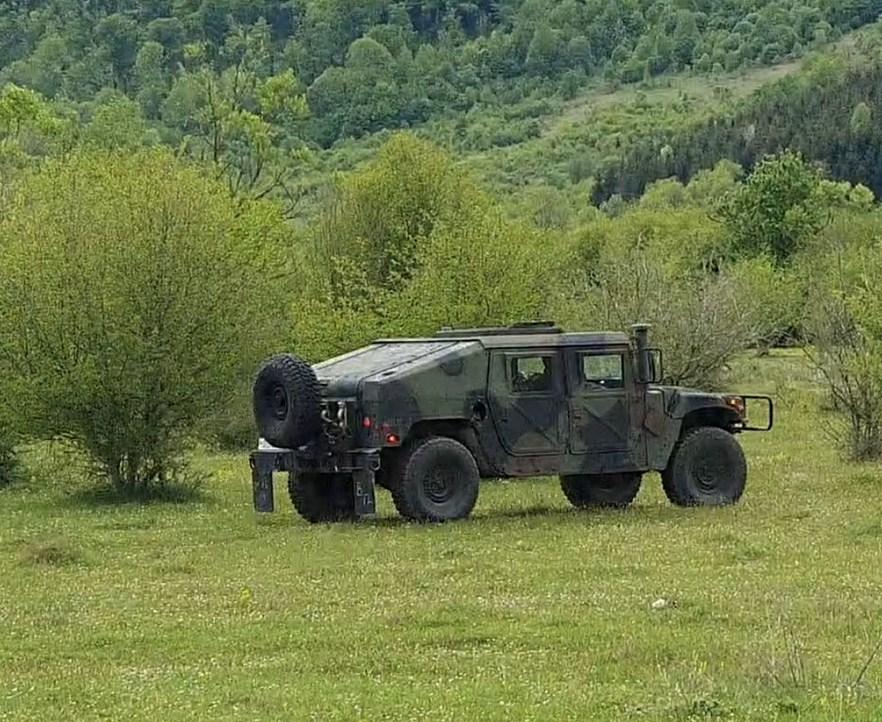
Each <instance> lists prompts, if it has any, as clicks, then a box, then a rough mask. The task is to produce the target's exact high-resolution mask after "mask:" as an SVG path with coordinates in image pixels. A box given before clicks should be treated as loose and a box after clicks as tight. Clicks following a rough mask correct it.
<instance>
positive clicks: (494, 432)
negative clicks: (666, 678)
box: [315, 327, 738, 477]
mask: <svg viewBox="0 0 882 722" xmlns="http://www.w3.org/2000/svg"><path fill="white" fill-rule="evenodd" d="M584 354H589V355H590V354H621V356H622V360H623V364H622V366H623V379H622V384H621V388H598V387H597V386H596V385H595V386H591V385H589V384H586V383H584V381H583V379H582V378H581V377H580V373H581V372H580V365H581V361H580V356H581V355H584ZM537 355H543V356H546V357H548V359H549V360H550V369H551V385H550V387H549V388H548V389H546V390H542V391H535V390H534V391H526V392H525V391H516V390H515V389H514V388H513V387H512V378H511V371H510V361H511V360H512V359H514V358H518V357H524V356H537ZM639 359H640V354H639V353H638V351H637V349H636V347H635V343H634V342H633V341H632V340H631V339H629V338H628V336H626V335H625V334H622V333H561V332H559V331H557V330H551V329H548V328H544V327H538V328H533V329H511V328H508V329H476V330H472V331H469V330H466V331H444V332H442V333H440V334H439V335H438V336H436V337H433V338H421V339H386V340H380V341H377V342H376V343H374V344H371V345H370V346H367V347H365V348H363V349H359V350H357V351H354V352H352V353H350V354H346V355H344V356H341V357H338V358H335V359H331V360H329V361H326V362H324V363H321V364H318V365H316V366H315V371H316V374H317V375H318V377H319V380H320V382H321V384H322V386H323V394H324V397H325V398H326V399H329V400H330V399H333V400H339V401H341V402H345V403H346V404H347V406H348V408H349V424H350V429H349V431H350V436H349V439H348V442H347V444H346V446H345V447H342V448H338V449H335V451H334V453H346V452H347V451H352V450H355V449H365V450H367V449H384V448H385V449H387V453H388V450H392V449H394V448H395V447H398V446H400V445H402V444H404V443H406V442H407V440H408V438H410V437H412V436H414V435H423V434H428V433H442V434H447V435H452V436H455V437H456V438H458V439H459V440H460V441H462V442H463V443H465V444H466V446H468V447H469V449H470V450H471V451H472V453H473V454H474V455H475V457H476V459H477V461H478V466H479V468H480V470H481V474H482V476H485V477H487V476H492V477H498V476H534V475H553V474H578V473H590V474H597V473H611V472H621V471H647V470H650V469H655V470H663V469H664V468H665V467H666V466H667V464H668V460H669V458H670V455H671V451H672V450H673V447H674V444H675V443H676V441H677V439H678V438H679V436H680V432H681V428H682V427H683V424H684V423H686V424H688V423H690V418H694V415H695V413H696V412H699V413H700V414H704V416H703V417H702V418H703V419H705V422H707V421H710V422H712V423H714V424H716V425H721V426H724V427H730V428H732V430H733V431H737V430H738V429H737V422H738V417H737V415H736V414H735V413H734V412H733V411H732V409H731V408H729V407H728V406H727V405H726V403H725V401H724V399H723V397H722V396H721V395H719V394H710V393H703V392H698V391H691V390H686V389H680V388H675V387H665V386H658V385H650V384H644V383H640V382H639V378H640V376H639V373H640V369H639V368H638V361H639ZM690 414H692V415H693V416H692V417H690ZM365 418H367V419H369V427H367V426H366V422H365ZM733 424H735V425H736V426H733Z"/></svg>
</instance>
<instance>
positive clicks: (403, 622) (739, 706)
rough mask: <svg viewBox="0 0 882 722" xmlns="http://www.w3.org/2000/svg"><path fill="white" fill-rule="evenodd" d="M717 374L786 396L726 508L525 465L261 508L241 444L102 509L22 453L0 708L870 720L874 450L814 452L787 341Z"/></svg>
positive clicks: (874, 701)
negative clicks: (318, 515) (474, 492)
mask: <svg viewBox="0 0 882 722" xmlns="http://www.w3.org/2000/svg"><path fill="white" fill-rule="evenodd" d="M756 378H761V379H762V381H760V382H756V381H754V382H753V383H747V380H748V379H756ZM739 380H740V383H739ZM733 384H736V385H737V386H738V387H739V388H742V389H744V390H748V389H749V390H757V391H772V392H775V393H776V394H777V396H778V398H779V411H780V415H779V422H778V428H777V429H776V430H775V431H774V432H773V433H771V434H766V435H752V436H748V437H745V438H744V445H745V447H746V450H747V453H748V458H749V462H750V474H751V476H750V480H749V482H748V489H747V493H746V495H745V498H744V500H743V502H742V503H741V504H740V505H739V506H738V507H736V508H729V509H710V510H706V509H705V510H684V509H677V508H673V507H671V506H670V505H669V504H668V503H667V502H666V501H665V500H664V498H663V496H662V493H661V491H660V488H659V487H660V485H659V483H658V479H657V478H656V477H655V476H652V477H647V479H646V483H645V485H644V488H643V490H642V491H641V493H640V495H639V496H638V499H637V502H636V504H635V506H634V507H632V508H631V509H630V510H628V511H626V512H621V513H609V512H604V513H577V512H575V511H572V510H570V509H569V508H567V506H566V504H565V502H564V499H563V496H562V494H561V493H560V492H559V489H558V487H557V484H556V482H554V481H552V480H545V481H539V482H535V483H530V482H514V483H489V484H487V485H486V486H485V487H483V490H482V495H481V498H480V500H479V502H478V507H477V510H476V514H475V516H474V517H473V518H472V520H470V521H468V522H464V523H458V524H450V525H446V526H438V527H432V526H412V525H407V524H404V523H400V522H399V521H398V519H397V518H395V517H394V515H393V510H392V505H391V501H390V500H389V498H388V495H386V496H383V497H382V498H381V500H380V502H381V505H382V514H381V518H380V519H379V520H377V521H375V522H366V523H360V524H355V525H339V526H317V527H310V526H308V525H306V524H305V523H303V522H301V521H300V520H299V519H298V518H296V517H295V516H294V515H293V513H292V511H291V509H290V506H289V505H288V504H287V503H286V500H284V499H283V498H282V494H281V491H282V490H281V484H279V485H278V488H277V501H278V502H282V503H281V504H280V505H281V507H282V511H281V512H277V514H276V515H274V516H272V517H268V518H266V519H259V520H258V519H256V518H255V515H254V514H253V513H252V511H251V508H250V497H249V494H250V489H249V486H248V472H247V466H246V463H245V459H244V457H235V456H211V457H206V458H205V459H204V460H203V465H204V466H205V468H206V469H209V470H212V471H214V472H215V477H214V479H213V481H212V482H211V483H210V484H209V485H208V486H207V487H206V496H205V498H204V499H202V500H199V501H196V502H191V503H187V504H170V503H154V504H149V505H122V506H119V505H111V504H101V503H99V502H98V501H97V500H96V499H95V498H94V497H92V496H89V495H87V494H83V493H81V492H74V491H72V490H71V488H70V487H71V486H76V484H74V483H73V482H68V481H67V479H66V472H65V470H64V467H63V465H62V463H61V462H60V461H59V460H53V459H52V458H51V457H41V460H42V462H43V463H42V464H41V466H40V467H39V468H37V469H35V470H34V471H35V472H36V473H38V474H41V475H42V476H43V478H42V479H40V478H38V479H36V480H35V481H34V482H33V483H31V484H30V485H24V486H17V487H14V488H12V489H7V490H5V491H3V492H0V519H2V528H0V718H2V719H32V720H62V719H63V720H70V719H99V718H105V719H125V720H136V719H163V720H178V719H194V718H202V719H209V718H212V719H242V720H254V719H291V720H300V719H303V720H310V719H320V720H353V719H365V720H383V719H389V720H542V721H545V720H573V719H596V720H619V719H648V720H685V719H690V720H691V719H738V720H740V719H752V720H775V719H778V720H796V719H799V720H877V719H880V718H882V653H880V654H879V655H878V657H876V658H874V657H873V656H872V652H873V649H874V647H875V646H876V645H877V644H878V643H879V641H880V639H882V471H880V470H879V469H878V468H877V467H873V466H851V465H847V464H844V463H841V462H840V461H839V460H838V459H837V457H836V455H835V454H834V453H833V452H832V451H831V450H830V449H829V448H828V443H827V440H826V438H825V436H824V434H823V432H822V430H821V427H822V426H823V425H824V424H825V419H826V417H825V415H824V414H823V413H822V412H821V411H819V410H818V398H817V394H816V393H815V392H814V391H813V390H812V389H811V388H810V385H809V381H808V373H807V371H806V369H805V367H804V365H803V364H802V362H801V360H800V356H799V354H798V353H797V352H786V353H785V352H776V353H775V354H773V356H772V357H771V358H765V359H760V360H747V361H745V362H743V363H742V364H741V365H740V367H739V369H738V378H737V379H733ZM658 600H665V601H664V602H659V601H658ZM654 602H656V604H655V605H654V604H653V603H654ZM654 606H655V607H660V608H653V607H654Z"/></svg>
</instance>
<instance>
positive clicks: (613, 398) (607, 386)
mask: <svg viewBox="0 0 882 722" xmlns="http://www.w3.org/2000/svg"><path fill="white" fill-rule="evenodd" d="M628 359H629V357H628V355H627V353H626V351H624V350H621V351H611V350H609V349H604V350H590V349H572V350H569V351H568V352H567V376H568V380H569V389H570V396H569V406H570V429H569V432H570V433H569V449H570V453H573V454H589V453H598V452H607V451H623V450H626V449H627V448H628V444H629V432H630V426H631V418H630V411H631V409H630V403H629V388H630V385H631V383H632V378H631V373H632V370H631V365H630V363H628Z"/></svg>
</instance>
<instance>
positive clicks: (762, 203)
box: [720, 151, 825, 264]
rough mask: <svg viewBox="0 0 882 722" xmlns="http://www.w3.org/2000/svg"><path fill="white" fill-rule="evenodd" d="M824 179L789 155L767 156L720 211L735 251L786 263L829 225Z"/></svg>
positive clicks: (793, 154) (726, 199)
mask: <svg viewBox="0 0 882 722" xmlns="http://www.w3.org/2000/svg"><path fill="white" fill-rule="evenodd" d="M820 191H821V175H820V174H819V173H818V171H817V170H815V169H814V168H813V167H812V166H810V165H809V164H808V163H806V161H805V160H803V158H802V157H801V156H800V155H797V154H795V153H792V152H790V151H787V152H785V153H781V154H780V155H777V156H769V157H767V158H764V159H763V160H762V161H761V162H760V163H759V164H758V165H757V166H756V168H755V169H754V171H753V173H752V174H751V175H750V177H749V178H748V179H747V182H746V183H744V184H742V185H740V186H738V187H737V188H736V189H735V190H733V191H732V192H731V193H729V195H728V196H726V198H725V199H724V202H723V203H722V205H721V207H720V213H721V215H722V217H723V220H724V222H725V225H726V229H727V230H728V233H729V236H730V238H731V242H732V244H733V249H734V250H735V251H736V252H738V253H742V254H745V255H756V254H765V255H768V256H770V257H771V258H773V259H775V261H776V262H777V263H779V264H783V263H785V262H786V261H788V260H789V259H790V257H791V256H792V255H793V254H794V253H795V252H796V251H798V250H799V249H800V248H802V247H803V246H804V245H805V244H806V242H807V241H808V240H810V239H811V238H812V236H814V235H815V233H817V232H818V231H819V230H820V229H821V228H822V227H823V226H824V220H825V219H824V212H823V211H824V209H823V206H822V203H820V202H819V198H818V194H819V192H820Z"/></svg>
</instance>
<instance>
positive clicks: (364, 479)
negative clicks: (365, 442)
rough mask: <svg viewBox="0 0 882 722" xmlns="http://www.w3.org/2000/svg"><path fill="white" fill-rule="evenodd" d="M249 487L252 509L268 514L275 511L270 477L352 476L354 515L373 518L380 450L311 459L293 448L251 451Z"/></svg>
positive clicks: (360, 450) (362, 450) (365, 450)
mask: <svg viewBox="0 0 882 722" xmlns="http://www.w3.org/2000/svg"><path fill="white" fill-rule="evenodd" d="M248 461H249V464H250V466H251V488H252V493H253V502H254V510H255V511H258V512H261V513H270V512H272V511H274V510H275V499H274V493H273V474H274V473H276V472H294V473H311V474H352V481H353V494H355V513H356V514H357V515H358V516H372V515H373V514H375V513H376V500H375V494H374V475H375V473H376V472H377V470H378V469H379V468H380V450H379V449H354V450H353V451H348V452H345V453H340V454H334V455H331V456H321V457H311V456H306V455H303V454H300V453H299V452H298V451H296V450H294V449H277V448H272V447H270V448H260V449H257V450H256V451H253V452H251V455H250V457H249V459H248Z"/></svg>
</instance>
